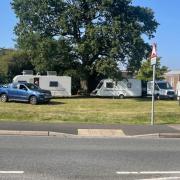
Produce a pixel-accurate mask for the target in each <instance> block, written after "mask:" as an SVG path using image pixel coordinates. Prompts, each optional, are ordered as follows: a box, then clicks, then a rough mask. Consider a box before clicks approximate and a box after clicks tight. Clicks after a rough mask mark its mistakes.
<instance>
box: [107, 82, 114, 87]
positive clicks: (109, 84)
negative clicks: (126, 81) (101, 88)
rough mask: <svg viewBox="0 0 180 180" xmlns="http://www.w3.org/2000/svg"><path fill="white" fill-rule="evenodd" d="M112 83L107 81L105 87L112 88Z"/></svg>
mask: <svg viewBox="0 0 180 180" xmlns="http://www.w3.org/2000/svg"><path fill="white" fill-rule="evenodd" d="M113 87H114V84H113V83H112V82H107V83H106V88H113Z"/></svg>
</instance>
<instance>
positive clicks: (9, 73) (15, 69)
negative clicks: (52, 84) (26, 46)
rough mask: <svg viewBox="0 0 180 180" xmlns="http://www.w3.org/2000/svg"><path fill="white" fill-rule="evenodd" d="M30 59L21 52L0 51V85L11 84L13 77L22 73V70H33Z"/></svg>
mask: <svg viewBox="0 0 180 180" xmlns="http://www.w3.org/2000/svg"><path fill="white" fill-rule="evenodd" d="M33 68H34V67H33V66H32V64H31V62H30V58H29V56H28V55H27V53H26V52H24V51H22V50H12V49H1V50H0V84H1V83H7V82H11V81H12V79H13V77H14V76H15V75H19V74H21V73H22V71H23V70H24V69H33Z"/></svg>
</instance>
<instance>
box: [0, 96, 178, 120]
mask: <svg viewBox="0 0 180 180" xmlns="http://www.w3.org/2000/svg"><path fill="white" fill-rule="evenodd" d="M150 113H151V101H150V100H148V99H123V100H120V99H105V98H104V99H101V98H74V99H71V98H63V99H53V100H52V102H51V103H50V104H40V105H36V106H33V105H30V104H28V103H15V102H8V103H0V121H19V122H23V121H26V122H49V123H54V122H73V123H98V124H149V123H150ZM155 123H156V124H176V123H180V106H178V102H177V101H170V100H161V101H156V102H155Z"/></svg>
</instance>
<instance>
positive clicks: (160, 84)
mask: <svg viewBox="0 0 180 180" xmlns="http://www.w3.org/2000/svg"><path fill="white" fill-rule="evenodd" d="M152 87H153V81H149V82H147V96H152ZM154 93H155V98H156V99H175V97H176V94H175V91H174V90H173V88H172V87H171V85H170V84H169V82H167V81H155V92H154Z"/></svg>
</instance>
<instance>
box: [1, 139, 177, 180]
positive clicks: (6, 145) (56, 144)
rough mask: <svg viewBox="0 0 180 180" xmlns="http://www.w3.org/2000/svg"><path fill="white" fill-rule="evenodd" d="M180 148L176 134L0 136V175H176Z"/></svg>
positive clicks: (51, 178)
mask: <svg viewBox="0 0 180 180" xmlns="http://www.w3.org/2000/svg"><path fill="white" fill-rule="evenodd" d="M179 152H180V141H179V139H136V138H134V139H132V138H117V139H115V138H111V139H109V138H98V139H96V138H93V139H91V138H58V137H30V136H26V137H23V136H13V137H11V136H0V179H3V180H11V179H13V180H14V179H15V180H21V179H23V180H29V179H32V180H37V179H38V180H74V179H75V180H76V179H77V180H86V179H87V180H99V179H100V180H101V179H102V180H113V179H115V180H116V179H117V180H119V179H120V180H121V179H122V180H134V179H138V180H140V179H141V180H142V179H148V180H149V179H151V180H152V179H155V178H156V180H159V179H160V178H161V179H163V180H164V179H165V178H166V179H170V178H171V179H177V178H179V179H180V156H179ZM157 171H158V172H157Z"/></svg>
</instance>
